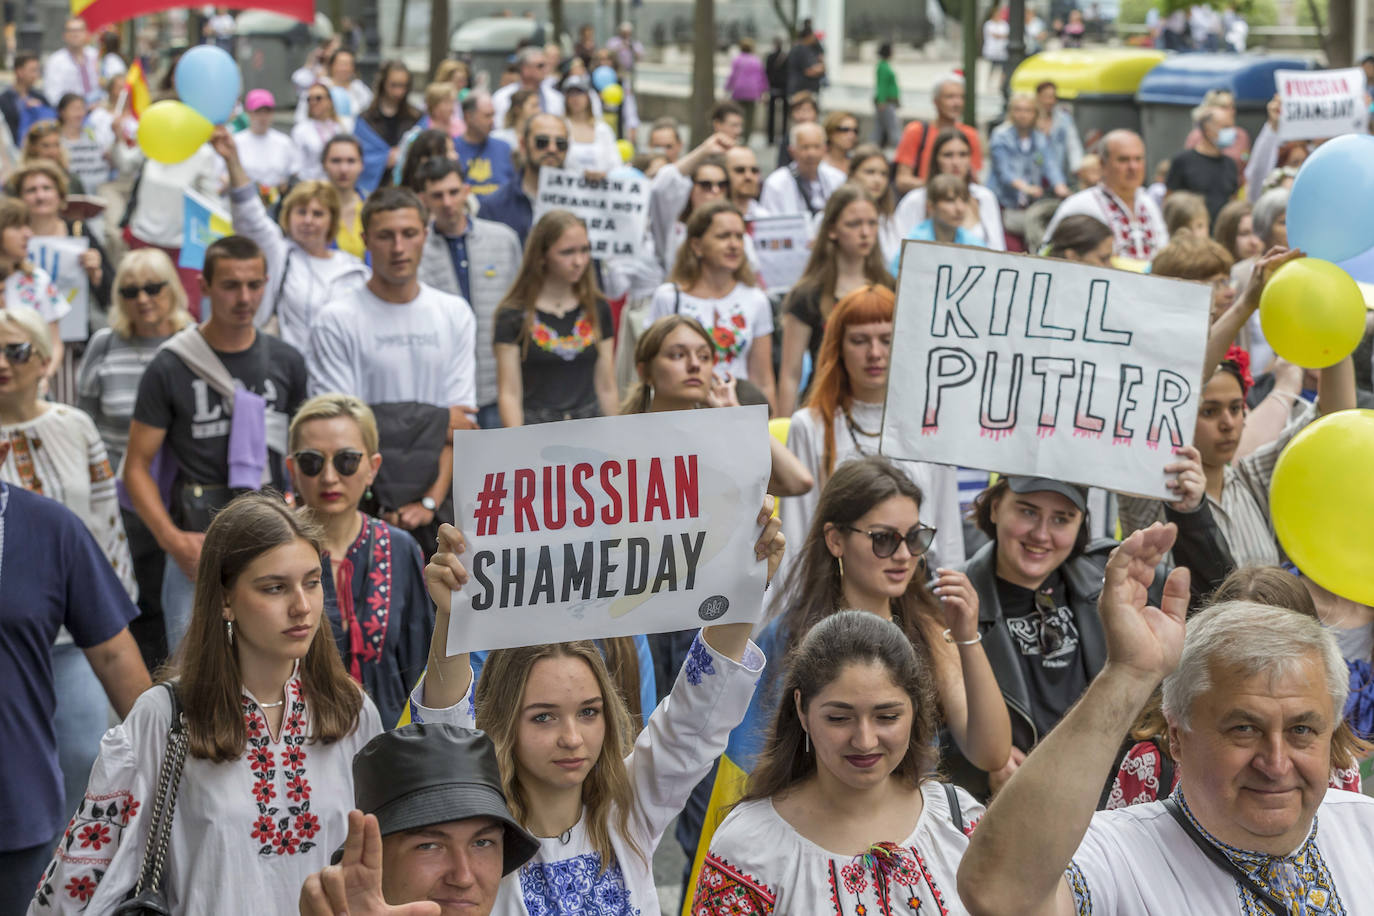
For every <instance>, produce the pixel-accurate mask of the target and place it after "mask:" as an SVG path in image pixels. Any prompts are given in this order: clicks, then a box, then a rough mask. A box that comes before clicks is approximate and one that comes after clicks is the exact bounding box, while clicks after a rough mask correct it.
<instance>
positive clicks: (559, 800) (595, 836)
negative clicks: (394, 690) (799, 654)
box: [411, 499, 783, 916]
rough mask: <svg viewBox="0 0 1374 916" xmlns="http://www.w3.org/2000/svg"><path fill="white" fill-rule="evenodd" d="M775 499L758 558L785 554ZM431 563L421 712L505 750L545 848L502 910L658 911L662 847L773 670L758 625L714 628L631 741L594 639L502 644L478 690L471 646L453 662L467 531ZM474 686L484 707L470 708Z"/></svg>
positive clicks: (507, 888) (512, 792) (527, 820)
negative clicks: (453, 614)
mask: <svg viewBox="0 0 1374 916" xmlns="http://www.w3.org/2000/svg"><path fill="white" fill-rule="evenodd" d="M771 502H772V501H771V499H770V500H768V501H767V502H766V503H765V505H764V507H763V510H762V511H761V512H760V513H759V516H758V524H759V526H760V527H761V528H762V535H761V537H760V538H759V540H758V541H757V543H756V544H755V545H754V555H755V557H756V558H759V559H762V558H765V557H766V558H767V563H768V569H769V575H770V576H771V575H772V572H773V571H774V570H776V568H777V562H778V560H779V559H780V557H781V553H782V546H783V544H782V538H781V537H780V536H778V533H777V532H778V524H777V521H776V520H775V519H770V518H769V515H770V513H771V511H772V505H771ZM439 537H440V550H439V552H438V553H437V554H435V556H434V558H433V560H432V561H431V562H430V565H429V566H428V567H427V568H426V570H425V577H426V579H427V581H428V583H429V589H430V596H431V597H432V598H433V599H434V604H435V607H436V608H437V611H438V612H437V618H436V626H435V640H436V642H434V643H433V645H434V646H435V647H436V651H434V652H432V653H431V657H430V662H429V669H428V671H427V672H426V674H425V677H424V680H423V681H422V683H421V684H420V686H419V687H417V688H416V689H415V691H414V692H413V693H412V700H411V709H412V716H413V717H414V718H415V719H416V720H417V721H423V722H436V721H444V722H451V723H454V724H458V725H467V726H469V727H470V726H471V725H472V724H473V723H474V721H475V723H476V725H477V727H479V728H481V729H483V730H484V731H486V732H487V734H488V735H490V736H491V739H492V741H493V742H494V743H495V745H496V753H497V759H498V761H499V762H500V765H501V777H502V782H503V784H504V786H503V787H504V789H505V794H506V798H507V799H508V800H509V803H510V806H511V811H512V813H513V814H514V815H515V817H516V818H517V819H518V820H519V821H520V823H521V825H522V826H524V827H525V828H526V829H528V830H529V831H530V832H531V833H533V834H534V835H535V836H536V837H539V838H540V844H539V852H538V853H537V854H536V855H535V857H534V859H533V860H531V861H530V862H529V863H528V864H526V865H524V866H522V867H521V868H520V869H519V870H518V871H515V872H512V873H511V874H510V875H508V876H507V877H506V878H505V879H504V880H503V881H502V883H501V887H500V890H499V891H498V893H497V898H496V906H495V908H494V910H493V912H494V913H497V914H502V916H505V914H512V916H514V914H526V913H567V912H574V911H578V910H582V911H585V910H586V908H587V907H588V905H589V904H591V903H592V902H593V901H594V902H595V905H596V906H597V907H599V908H600V910H601V911H602V912H606V913H657V912H658V911H659V908H658V890H657V888H656V886H655V882H654V875H653V869H652V859H653V854H654V848H655V847H656V846H657V845H658V842H659V840H660V839H661V837H662V835H663V831H664V830H666V829H667V827H668V824H669V823H670V822H671V821H672V819H673V818H674V817H675V816H676V815H677V813H678V811H679V810H680V809H681V807H682V805H683V803H684V802H685V801H686V799H687V795H688V793H689V792H690V791H691V788H692V786H693V785H695V784H696V782H697V781H698V780H699V779H701V777H702V776H704V775H705V774H706V773H707V772H708V771H709V770H710V768H711V764H712V762H713V761H714V760H715V758H716V756H718V755H719V754H720V752H721V750H723V748H724V746H725V738H726V736H727V735H728V733H729V730H730V728H731V727H732V726H734V725H735V724H736V723H737V722H739V719H740V716H741V715H742V714H743V712H744V709H745V707H746V706H747V705H748V703H749V699H750V697H752V695H753V691H754V684H755V682H756V681H757V679H758V676H759V674H760V673H761V671H762V670H763V663H764V657H763V655H762V653H760V652H759V651H758V649H757V647H755V646H754V645H753V643H752V642H750V640H749V632H750V630H751V629H752V624H750V623H736V624H729V625H724V626H711V627H706V628H705V629H703V630H702V631H701V633H700V634H699V635H698V637H697V639H696V641H695V642H694V643H693V645H692V648H691V650H690V651H689V652H688V655H687V661H686V662H685V663H684V665H683V667H682V671H681V673H679V674H678V675H677V678H676V682H675V684H674V686H673V689H672V691H671V692H670V693H669V695H668V696H667V697H666V698H665V699H664V701H663V702H662V703H661V704H660V705H659V707H658V709H656V710H655V711H654V714H653V715H652V716H651V717H650V718H649V721H648V724H647V725H646V727H645V728H644V731H643V732H641V733H640V735H639V737H638V738H637V739H634V740H633V741H632V740H631V735H632V725H631V723H630V719H629V715H628V713H627V711H626V709H625V706H624V703H623V702H622V701H621V698H620V696H619V694H618V693H617V691H616V689H615V687H614V685H613V684H612V682H611V680H610V678H609V676H608V674H607V672H606V667H605V664H604V663H603V661H602V657H601V653H600V652H599V651H598V650H597V648H596V646H595V645H594V644H592V643H590V642H585V641H580V642H572V643H562V644H558V645H542V646H528V647H524V648H517V649H500V650H497V651H493V652H492V653H490V655H489V656H488V658H487V663H486V669H485V670H484V671H483V675H482V678H481V680H480V681H479V682H478V683H477V684H476V687H475V691H474V685H473V679H472V676H471V669H470V667H469V662H468V655H467V653H465V652H462V653H458V654H455V655H450V656H447V657H445V655H444V652H443V650H444V644H443V643H441V642H438V641H437V640H439V639H440V636H441V634H442V637H443V638H444V639H447V634H448V627H449V615H450V610H449V609H450V606H451V601H452V594H453V590H455V589H457V588H460V587H461V586H462V584H463V583H464V582H466V581H467V578H468V574H467V571H466V570H465V569H464V568H463V566H462V564H461V563H460V562H459V559H458V554H459V553H460V552H461V551H462V550H463V549H464V545H463V540H462V535H461V534H459V532H458V530H457V529H456V528H454V527H453V526H451V525H445V526H443V528H441V529H440V535H439ZM474 694H475V711H474V706H473V700H474Z"/></svg>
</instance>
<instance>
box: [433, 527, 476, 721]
mask: <svg viewBox="0 0 1374 916" xmlns="http://www.w3.org/2000/svg"><path fill="white" fill-rule="evenodd" d="M465 550H467V544H466V543H464V541H463V534H462V532H460V531H459V530H458V529H457V528H455V527H453V526H452V525H440V526H439V550H438V551H437V552H436V553H435V554H434V556H433V557H431V558H430V561H429V565H428V566H426V567H425V586H426V587H427V588H428V589H429V597H430V598H431V599H432V600H433V601H434V635H433V636H431V637H430V640H429V666H428V668H427V669H426V671H425V677H424V681H423V685H424V693H423V696H424V705H425V706H427V707H429V708H430V709H446V708H448V707H450V706H452V705H454V704H455V703H457V702H458V701H459V700H461V699H462V698H463V696H464V695H465V694H466V693H467V692H468V687H469V686H470V684H471V682H472V662H471V659H470V658H469V656H468V653H467V652H460V653H459V654H457V655H449V654H448V622H449V616H450V609H451V607H452V605H453V593H454V592H456V591H457V590H458V589H460V588H462V587H463V586H464V585H465V584H466V583H467V581H468V571H467V569H466V568H465V567H464V566H463V564H462V562H461V561H460V560H459V556H460V555H461V554H462V553H463V551H465Z"/></svg>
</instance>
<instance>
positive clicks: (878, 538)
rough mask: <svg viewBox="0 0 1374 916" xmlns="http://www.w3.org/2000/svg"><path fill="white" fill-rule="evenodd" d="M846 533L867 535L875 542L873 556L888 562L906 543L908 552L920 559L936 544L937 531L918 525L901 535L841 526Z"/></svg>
mask: <svg viewBox="0 0 1374 916" xmlns="http://www.w3.org/2000/svg"><path fill="white" fill-rule="evenodd" d="M839 527H841V528H843V529H844V530H846V531H853V532H854V533H855V534H866V535H868V539H869V540H870V541H872V542H873V555H874V556H875V557H877V558H878V559H880V560H886V559H887V558H888V557H890V556H892V555H893V554H894V553H896V552H897V545H898V544H900V543H902V542H903V541H905V542H906V549H907V552H908V553H910V554H911V555H912V556H913V557H919V556H920V555H921V554H923V553H925V552H926V551H927V550H929V549H930V545H931V544H933V543H934V542H935V529H934V528H932V527H930V526H929V525H917V526H916V527H915V528H912V529H911V530H910V531H908V532H907V533H906V534H899V533H897V532H896V531H893V530H892V529H891V528H870V529H868V530H867V531H865V530H864V529H862V528H855V527H854V526H853V525H840V526H839Z"/></svg>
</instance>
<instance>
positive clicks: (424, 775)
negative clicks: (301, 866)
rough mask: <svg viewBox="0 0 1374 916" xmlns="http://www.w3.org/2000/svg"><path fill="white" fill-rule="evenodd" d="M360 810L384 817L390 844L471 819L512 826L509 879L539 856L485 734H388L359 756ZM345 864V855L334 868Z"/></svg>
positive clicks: (431, 729) (418, 728)
mask: <svg viewBox="0 0 1374 916" xmlns="http://www.w3.org/2000/svg"><path fill="white" fill-rule="evenodd" d="M353 802H354V805H355V806H356V807H357V808H358V809H359V810H361V811H362V812H363V813H365V814H375V815H376V816H377V824H378V826H379V827H380V828H381V834H382V836H387V835H388V834H392V833H400V832H401V831H403V830H413V829H415V828H416V827H427V826H429V825H431V824H444V823H448V822H449V821H461V820H465V819H467V818H470V817H490V818H494V819H496V820H498V821H500V822H501V823H502V824H503V825H504V826H505V834H506V835H505V843H504V845H503V862H502V866H501V874H503V875H508V874H510V873H511V872H512V871H514V870H515V869H517V868H519V867H520V866H521V865H524V864H525V863H526V862H528V861H529V860H530V859H531V858H533V857H534V854H535V853H536V852H538V851H539V841H538V840H536V839H535V838H534V837H533V836H531V835H530V833H529V831H527V830H525V829H524V828H523V827H521V826H520V825H519V824H518V823H516V820H515V818H514V817H512V816H511V813H510V808H508V807H507V806H506V796H505V793H504V792H502V791H501V769H500V767H499V766H498V765H497V763H496V746H495V745H494V744H492V743H491V739H490V738H489V737H487V734H486V732H483V731H479V730H477V729H472V728H461V727H459V726H457V725H444V724H425V723H411V724H410V725H405V726H402V727H401V728H397V729H394V730H392V731H389V732H382V733H381V734H380V735H378V736H376V737H375V738H373V739H372V740H371V741H369V742H367V744H366V745H364V746H363V749H362V750H360V751H358V753H357V754H355V755H354V756H353ZM342 857H343V850H342V848H340V849H339V850H338V851H336V852H335V853H334V857H333V858H332V859H331V862H334V863H337V862H338V861H339V860H340V859H341V858H342Z"/></svg>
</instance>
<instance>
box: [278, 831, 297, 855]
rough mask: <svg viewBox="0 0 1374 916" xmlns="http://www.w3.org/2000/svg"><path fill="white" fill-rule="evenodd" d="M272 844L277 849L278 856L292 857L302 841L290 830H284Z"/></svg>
mask: <svg viewBox="0 0 1374 916" xmlns="http://www.w3.org/2000/svg"><path fill="white" fill-rule="evenodd" d="M272 844H273V845H274V846H275V847H276V852H277V855H279V856H285V855H291V854H292V853H294V852H295V851H296V847H297V846H299V845H300V841H299V840H297V839H296V837H295V835H294V834H293V833H292V832H291V831H290V830H283V831H281V832H280V833H278V834H277V835H276V836H275V837H273V838H272Z"/></svg>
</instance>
